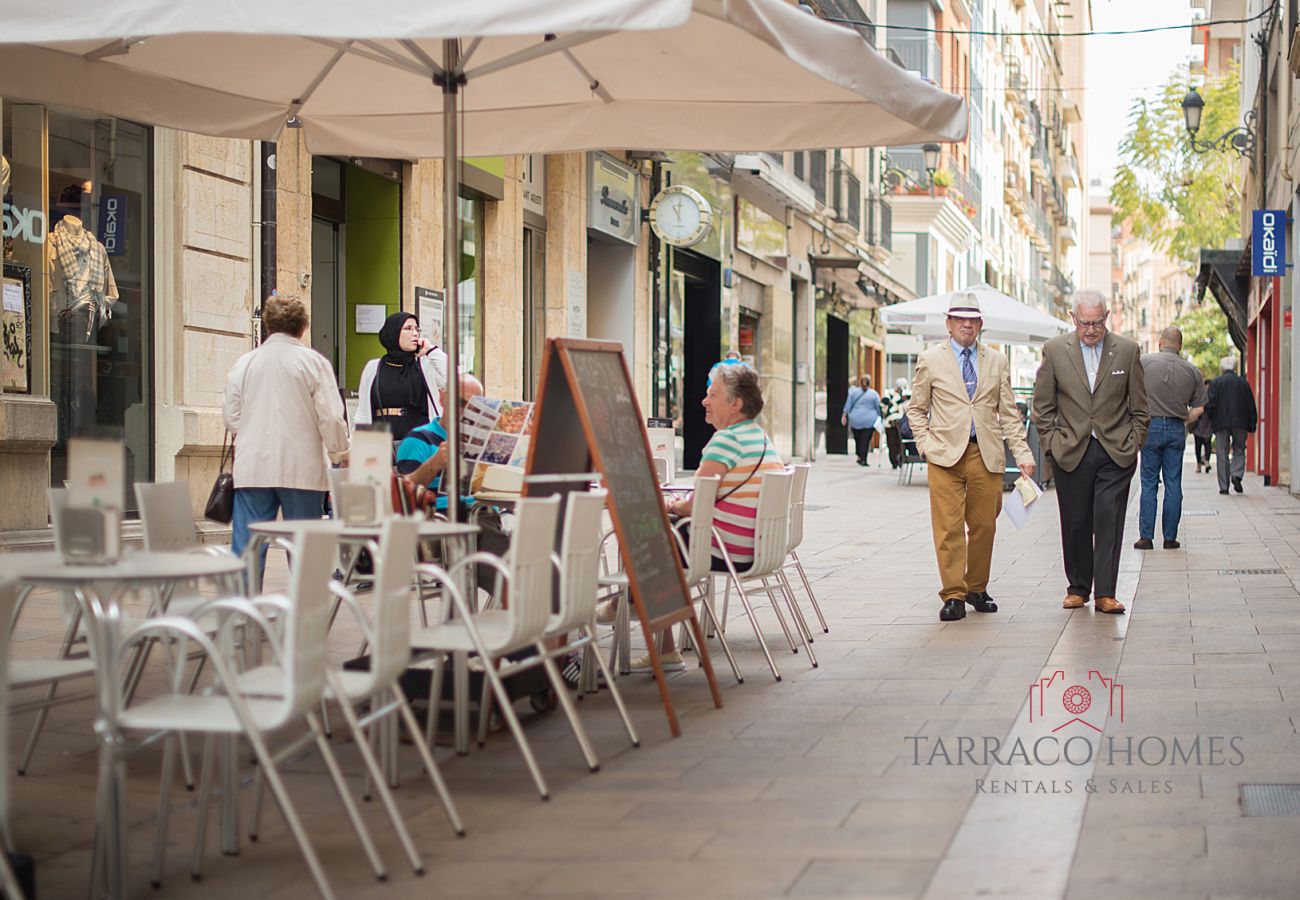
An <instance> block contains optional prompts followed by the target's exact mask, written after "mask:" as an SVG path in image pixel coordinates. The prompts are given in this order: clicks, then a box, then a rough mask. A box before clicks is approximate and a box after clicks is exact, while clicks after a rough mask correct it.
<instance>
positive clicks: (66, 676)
mask: <svg viewBox="0 0 1300 900" xmlns="http://www.w3.org/2000/svg"><path fill="white" fill-rule="evenodd" d="M48 496H49V501H50V511H51V516H52V517H53V519H54V521H55V529H54V533H55V536H56V539H57V536H58V534H59V529H58V527H57V526H58V520H59V517H60V516H61V515H62V513H63V510H64V508H65V507H66V506H67V491H66V490H64V489H63V488H50V489H49V492H48ZM31 593H32V590H31V588H19V589H17V592H16V595H15V596H16V600H15V603H14V608H13V611H12V614H11V618H10V620H9V621H6V622H5V623H4V627H5V628H6V629H9V630H8V631H6V634H10V633H11V632H12V628H13V626H14V625H16V624H17V622H18V618H19V616H21V615H22V610H23V606H24V604H26V602H27V599H28V597H30V596H31ZM59 614H60V616H61V618H62V620H63V623H64V633H63V643H62V644H61V645H60V647H59V652H58V655H57V656H55V657H54V658H52V659H51V658H43V659H11V660H10V661H9V663H8V665H7V667H6V671H7V673H8V679H9V690H10V691H22V690H30V689H35V688H41V687H44V688H45V692H44V695H43V696H41V697H38V698H33V699H30V700H26V701H23V702H21V703H15V704H12V705H11V706H10V708H9V714H10V715H18V714H21V713H26V712H32V711H35V712H36V719H35V721H34V722H33V723H32V730H31V732H30V733H29V734H28V736H27V744H26V746H25V747H24V748H23V755H22V757H21V759H19V761H18V774H19V775H25V774H26V773H27V767H28V766H30V765H31V762H32V754H33V753H34V752H35V751H36V742H37V741H38V740H39V739H40V736H41V731H42V730H43V729H44V727H45V719H46V717H47V716H48V715H49V712H50V709H51V708H52V707H55V706H62V705H63V704H67V703H76V702H80V701H82V700H90V699H93V698H94V697H95V690H94V679H95V662H94V660H93V659H92V658H91V656H90V653H89V652H88V650H87V641H86V629H85V627H84V616H83V614H82V609H81V607H80V606H79V605H78V604H77V601H76V599H75V598H74V597H73V596H72V595H71V594H68V593H65V592H60V594H59ZM8 640H9V639H8V637H6V639H5V643H6V648H7V644H8ZM82 679H89V683H88V684H86V685H85V688H84V689H83V690H80V691H78V692H76V693H74V694H63V695H62V696H60V695H59V688H60V686H61V685H63V683H64V682H75V681H79V680H82ZM5 721H6V723H7V719H6V720H5Z"/></svg>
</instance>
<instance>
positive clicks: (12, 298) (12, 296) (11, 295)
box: [4, 281, 23, 313]
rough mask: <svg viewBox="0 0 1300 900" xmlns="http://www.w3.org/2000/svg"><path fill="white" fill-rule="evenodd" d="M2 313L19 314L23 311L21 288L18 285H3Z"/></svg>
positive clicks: (11, 283) (10, 282) (6, 283)
mask: <svg viewBox="0 0 1300 900" xmlns="http://www.w3.org/2000/svg"><path fill="white" fill-rule="evenodd" d="M4 311H5V312H16V313H20V312H22V311H23V286H22V284H20V283H15V282H12V281H6V282H5V284H4Z"/></svg>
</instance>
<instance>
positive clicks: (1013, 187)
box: [1002, 159, 1025, 214]
mask: <svg viewBox="0 0 1300 900" xmlns="http://www.w3.org/2000/svg"><path fill="white" fill-rule="evenodd" d="M1002 175H1003V179H1002V197H1003V199H1004V200H1005V201H1006V204H1007V206H1009V207H1011V209H1012V211H1013V212H1015V213H1018V214H1023V213H1024V211H1025V176H1024V173H1023V172H1021V170H1020V164H1019V163H1017V162H1016V161H1015V160H1011V159H1009V160H1007V164H1006V167H1005V169H1004V170H1003V173H1002Z"/></svg>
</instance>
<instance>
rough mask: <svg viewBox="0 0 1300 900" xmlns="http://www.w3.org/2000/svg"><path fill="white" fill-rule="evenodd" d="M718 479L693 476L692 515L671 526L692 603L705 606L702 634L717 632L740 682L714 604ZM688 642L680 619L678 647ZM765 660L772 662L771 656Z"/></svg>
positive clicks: (740, 677)
mask: <svg viewBox="0 0 1300 900" xmlns="http://www.w3.org/2000/svg"><path fill="white" fill-rule="evenodd" d="M721 482H722V479H721V478H719V477H718V476H716V475H715V476H713V477H711V478H701V477H700V476H698V475H697V476H696V477H695V488H694V490H693V492H692V493H691V514H690V516H689V517H687V518H684V519H682V520H681V521H679V522H678V523H677V525H676V527H675V528H673V537H675V538H676V539H677V545H678V547H679V549H680V550H681V554H682V559H684V560H685V561H686V587H687V588H688V589H689V590H690V592H691V602H692V603H699V604H700V605H701V606H702V607H703V608H704V613H705V616H706V619H705V620H704V623H703V624H704V626H705V628H704V634H705V635H708V634H709V631H710V630H712V631H714V632H715V633H716V634H717V637H718V643H719V644H721V645H722V652H723V653H725V654H726V657H727V662H728V663H729V664H730V665H731V672H732V674H733V675H735V676H736V682H737V683H738V684H743V683H744V681H745V679H744V676H742V675H741V674H740V667H739V666H738V665H736V657H735V656H734V655H732V652H731V646H730V645H729V644H728V643H727V636H726V634H725V633H724V632H723V630H722V627H721V624H720V623H719V621H718V617H717V614H716V613H715V611H714V606H713V600H714V594H713V585H714V581H713V508H714V503H715V502H716V501H717V498H718V485H719V484H721ZM682 529H686V533H687V537H686V538H683V537H682ZM690 641H691V633H690V629H689V628H687V627H686V623H685V622H683V623H682V626H681V633H680V635H679V637H678V641H677V643H678V645H679V646H681V647H688V646H690ZM763 650H764V652H766V651H767V647H766V646H764V647H763ZM768 661H769V662H771V659H770V657H769V660H768Z"/></svg>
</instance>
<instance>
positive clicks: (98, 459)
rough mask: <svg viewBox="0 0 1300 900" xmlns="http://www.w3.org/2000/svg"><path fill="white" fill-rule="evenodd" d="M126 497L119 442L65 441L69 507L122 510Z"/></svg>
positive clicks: (123, 450)
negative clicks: (66, 445) (66, 447)
mask: <svg viewBox="0 0 1300 900" xmlns="http://www.w3.org/2000/svg"><path fill="white" fill-rule="evenodd" d="M125 498H126V447H125V445H124V444H123V443H122V442H121V441H106V440H96V439H91V438H72V439H71V440H69V441H68V505H69V506H93V507H95V508H97V509H116V510H120V509H122V504H123V501H124V500H125Z"/></svg>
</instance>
